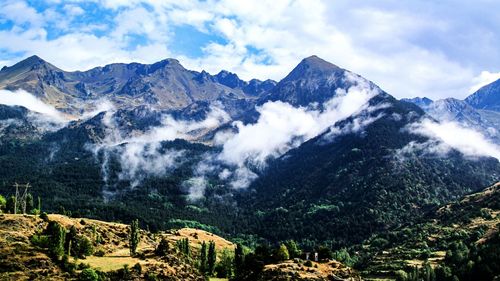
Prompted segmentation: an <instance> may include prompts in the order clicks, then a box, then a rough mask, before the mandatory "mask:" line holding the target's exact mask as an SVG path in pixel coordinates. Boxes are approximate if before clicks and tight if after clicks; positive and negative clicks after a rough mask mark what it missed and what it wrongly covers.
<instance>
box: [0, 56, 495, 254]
mask: <svg viewBox="0 0 500 281" xmlns="http://www.w3.org/2000/svg"><path fill="white" fill-rule="evenodd" d="M0 77H1V78H2V79H0V87H2V88H4V89H10V90H14V89H18V88H23V87H29V86H33V85H35V86H33V87H34V88H26V89H27V90H29V89H32V90H36V89H38V92H36V91H34V92H33V93H34V94H35V95H36V96H37V97H39V98H41V99H42V100H43V101H45V102H47V103H50V104H53V105H55V106H56V107H57V108H58V109H61V110H65V111H66V112H70V113H72V114H74V115H75V116H80V118H79V119H78V120H74V121H71V122H68V123H65V124H64V125H63V127H62V128H57V129H55V130H47V131H44V132H43V133H41V134H36V136H37V137H32V138H28V139H27V140H23V139H17V138H16V137H15V136H16V135H12V136H13V137H12V138H10V139H9V140H8V141H5V142H2V143H1V144H0V166H1V167H5V168H4V169H0V179H1V181H0V193H2V194H10V193H11V191H12V188H11V186H12V184H13V183H14V182H31V183H32V186H33V187H32V192H33V194H34V195H35V196H40V197H41V198H42V200H43V202H44V207H45V208H46V209H47V210H48V211H52V212H61V213H71V214H72V215H74V216H85V217H90V218H99V219H106V220H111V221H123V222H130V221H131V220H133V219H139V220H140V221H141V223H142V224H144V225H148V226H149V228H150V229H151V230H152V231H156V230H163V229H168V228H171V227H183V226H189V225H197V226H199V227H202V228H205V229H211V230H212V231H213V232H215V233H224V234H228V235H231V236H233V237H237V238H239V239H241V241H244V242H245V243H248V244H250V245H252V244H255V241H257V240H259V239H260V238H264V239H266V240H267V241H272V242H279V241H283V240H287V239H295V240H297V241H299V242H300V243H301V245H306V246H307V247H309V248H314V246H315V245H319V244H321V243H328V245H330V247H343V246H349V245H352V244H353V243H359V242H360V241H363V240H365V239H367V238H368V237H369V236H371V235H372V234H375V233H379V232H383V231H385V230H387V229H390V228H392V227H397V226H399V225H402V224H403V223H405V222H408V221H414V220H416V219H418V218H420V217H421V216H422V215H423V214H424V213H425V212H426V211H427V210H429V209H430V208H432V207H435V206H437V205H439V204H442V203H446V202H448V201H449V200H454V199H456V198H459V197H460V196H462V195H464V194H466V193H470V192H472V191H476V190H478V189H479V188H481V187H482V186H486V185H488V184H491V183H492V182H494V181H497V180H498V178H499V175H500V164H499V163H498V160H496V159H494V158H488V157H477V158H472V157H468V156H467V157H466V156H464V155H463V154H461V153H460V152H459V151H456V150H453V149H451V150H450V151H449V153H447V154H443V155H434V154H432V153H427V151H422V150H419V149H415V150H412V148H415V147H417V148H418V147H425V145H430V144H433V143H434V142H435V140H433V139H429V138H428V137H424V136H422V135H419V134H416V133H413V132H411V130H409V128H411V126H412V125H414V124H417V123H418V122H420V121H421V120H422V119H423V118H426V117H428V115H426V113H425V112H424V111H423V110H422V109H421V108H419V107H418V106H416V105H413V104H411V103H407V102H403V101H398V100H396V99H394V98H393V97H392V96H390V95H389V94H388V93H386V92H384V91H383V90H382V89H380V88H379V87H378V86H377V85H375V84H374V83H372V82H370V81H369V80H367V79H365V78H363V77H361V76H359V75H357V74H355V73H352V72H350V71H348V70H345V69H342V68H340V67H338V66H335V65H334V64H331V63H329V62H326V61H324V60H322V59H320V58H318V57H316V56H312V57H309V58H305V59H304V60H302V61H301V62H300V63H299V64H298V65H297V66H296V67H295V68H294V69H293V70H292V71H291V72H290V74H288V75H287V76H286V77H285V78H284V79H282V80H281V81H279V82H278V83H277V84H275V83H274V82H273V81H269V80H268V81H263V82H262V81H257V80H251V81H249V82H245V81H242V80H241V79H239V78H238V76H237V75H236V74H233V73H229V72H225V71H223V72H221V73H219V74H217V75H210V74H209V73H207V72H203V71H202V72H195V71H190V70H187V69H185V68H184V67H182V66H181V65H180V64H179V62H178V61H176V60H173V59H168V60H164V61H160V62H158V63H154V64H150V65H145V64H137V63H132V64H112V65H108V66H104V67H98V68H94V69H91V70H88V71H84V72H78V71H77V72H65V71H62V70H60V69H58V68H56V67H54V66H52V65H50V64H48V63H46V62H44V61H43V60H41V59H39V58H36V57H35V58H30V59H28V60H26V61H23V62H21V63H18V64H16V65H14V66H12V67H8V68H4V69H3V70H2V71H1V72H0ZM349 92H354V93H355V94H356V93H358V92H360V93H361V94H362V95H361V96H363V97H365V96H366V97H365V98H366V101H367V103H366V104H363V105H356V104H355V102H351V101H349V102H347V103H346V104H342V105H343V107H341V110H332V106H333V105H332V103H331V102H329V101H330V100H332V98H336V97H338V98H339V100H343V98H344V97H346V96H348V93H349ZM368 93H369V95H368ZM56 94H57V96H60V97H61V99H55V100H52V98H50V97H55V96H56ZM358 94H359V93H358ZM103 98H107V99H109V100H111V101H112V102H113V103H114V104H115V105H116V107H117V108H116V109H114V110H109V111H106V112H105V111H102V112H94V114H90V115H82V113H84V112H85V113H88V112H89V111H88V110H87V107H89V108H90V107H92V103H100V100H101V99H103ZM274 101H277V103H273V102H274ZM266 103H269V104H268V105H274V106H278V107H279V106H281V107H283V108H286V109H287V110H289V111H290V112H292V113H293V112H301V113H304V116H305V118H312V119H314V118H316V119H318V120H319V121H317V123H318V124H321V126H325V127H324V128H325V129H324V130H323V131H321V130H318V131H317V132H316V133H315V135H307V134H306V135H305V136H302V135H299V136H297V137H295V135H293V136H292V138H291V139H290V140H289V141H288V143H286V145H285V147H286V149H282V150H279V151H278V152H276V153H274V154H272V156H270V157H267V158H266V159H265V160H266V161H265V163H264V164H262V165H253V164H254V163H252V161H251V159H250V160H248V161H246V162H245V163H243V164H241V165H242V166H238V165H234V164H232V163H227V162H224V161H223V160H221V157H220V155H221V151H222V150H224V147H223V145H224V141H225V139H224V137H227V135H228V134H229V135H230V134H231V133H235V132H238V131H239V130H241V129H242V128H243V126H244V124H245V125H246V126H249V128H259V127H258V126H257V124H256V122H258V121H259V118H260V115H259V114H260V111H259V110H257V109H256V105H258V106H264V105H265V104H266ZM285 103H288V105H285ZM217 104H219V105H220V104H222V107H223V109H224V112H225V114H224V113H222V112H220V111H216V113H217V114H218V115H217V114H215V115H216V117H214V116H213V115H214V114H213V112H212V111H211V108H212V107H213V106H215V105H217ZM333 104H334V105H335V103H333ZM292 106H293V107H294V108H292ZM354 106H356V107H359V110H354V111H352V113H349V114H352V115H351V116H343V115H342V114H345V111H346V109H347V112H351V111H350V108H351V107H354ZM281 107H280V108H281ZM298 107H302V108H300V109H299V108H298ZM451 108H455V107H451ZM16 110H21V114H18V113H15V112H16ZM10 111H12V112H10ZM23 112H24V113H23ZM338 112H340V113H338ZM275 113H276V114H275V115H276V116H277V117H282V115H283V114H284V113H282V112H281V111H277V112H275ZM9 114H10V115H9ZM16 114H17V115H16ZM28 115H29V114H28V112H25V111H24V109H19V108H17V109H16V108H13V107H7V108H6V113H5V116H6V117H5V119H9V118H10V119H15V120H17V119H22V118H26V117H25V116H28ZM226 115H227V116H226ZM9 116H11V117H9ZM82 116H83V117H82ZM273 116H274V115H273ZM337 116H340V117H338V118H337ZM171 117H174V119H175V120H173V119H172V118H171ZM208 117H210V118H208ZM285 117H286V116H285ZM207 118H208V119H207ZM26 120H28V119H26ZM273 120H274V119H272V118H271V121H273ZM333 120H336V121H333ZM28 121H29V120H28ZM235 121H236V122H235ZM237 121H243V122H237ZM260 122H264V123H266V122H269V120H267V119H264V120H263V121H262V120H260ZM243 123H244V124H243ZM323 123H325V124H326V125H324V124H323ZM27 124H31V123H27ZM315 124H316V123H314V122H313V123H312V125H311V126H313V125H315ZM285 125H288V124H283V127H285ZM26 128H28V127H26ZM321 128H322V127H321ZM306 129H309V128H306ZM273 130H275V131H276V132H275V131H272V130H271V131H269V132H268V131H265V130H263V131H259V132H257V133H254V134H252V135H251V136H250V137H247V138H246V139H245V140H244V141H245V142H248V143H250V144H252V145H253V144H259V142H260V141H262V140H261V139H260V138H261V136H262V135H261V134H275V133H276V134H277V136H278V137H279V138H281V134H282V132H280V131H279V130H281V128H278V129H276V128H273ZM28 131H29V130H28ZM217 132H222V134H220V135H217V134H216V133H217ZM292 133H294V134H295V132H292ZM23 134H24V133H23ZM221 135H222V137H221ZM216 136H217V137H218V139H217V140H215V138H216ZM273 136H274V135H273ZM265 137H267V136H265ZM262 139H264V140H266V139H269V138H262ZM273 140H274V139H273ZM221 142H222V144H220V143H221ZM216 143H219V145H215V144H216ZM244 144H246V143H244ZM244 144H240V143H238V145H235V147H236V149H239V148H241V147H242V146H243V145H244ZM265 144H267V143H265ZM269 145H272V143H269ZM266 149H268V148H266ZM288 149H289V150H288ZM248 154H251V153H248ZM245 156H246V155H245ZM274 156H276V157H274ZM235 166H236V167H235ZM242 171H243V172H242ZM228 173H229V174H230V175H232V176H233V178H234V177H240V176H241V177H242V178H243V177H245V176H248V177H250V178H251V179H252V180H255V181H254V182H253V183H252V184H250V186H249V187H248V188H247V189H234V188H233V187H232V186H233V185H232V182H231V179H232V178H228V177H227V176H225V175H227V174H228ZM245 173H246V174H245ZM237 179H240V178H237ZM193 194H194V195H196V196H195V199H193Z"/></svg>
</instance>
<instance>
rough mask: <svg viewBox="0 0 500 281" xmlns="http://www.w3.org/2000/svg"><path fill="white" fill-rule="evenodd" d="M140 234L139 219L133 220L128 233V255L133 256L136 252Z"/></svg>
mask: <svg viewBox="0 0 500 281" xmlns="http://www.w3.org/2000/svg"><path fill="white" fill-rule="evenodd" d="M139 241H140V236H139V221H138V220H133V221H132V223H131V224H130V233H129V247H130V255H131V256H135V254H136V253H137V246H138V245H139Z"/></svg>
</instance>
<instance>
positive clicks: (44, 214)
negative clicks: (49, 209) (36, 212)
mask: <svg viewBox="0 0 500 281" xmlns="http://www.w3.org/2000/svg"><path fill="white" fill-rule="evenodd" d="M40 218H41V219H42V220H44V221H49V216H48V215H47V213H45V212H43V213H41V214H40Z"/></svg>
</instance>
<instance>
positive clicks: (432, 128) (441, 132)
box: [401, 119, 500, 160]
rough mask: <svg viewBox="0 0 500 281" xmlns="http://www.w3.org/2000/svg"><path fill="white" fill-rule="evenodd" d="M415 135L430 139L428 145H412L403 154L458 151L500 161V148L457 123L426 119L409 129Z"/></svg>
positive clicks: (405, 148) (439, 153) (479, 134)
mask: <svg viewBox="0 0 500 281" xmlns="http://www.w3.org/2000/svg"><path fill="white" fill-rule="evenodd" d="M408 130H409V131H410V132H412V133H414V134H419V135H422V136H426V137H429V138H430V141H428V142H426V143H423V144H422V143H414V142H413V143H410V144H408V145H407V146H406V147H404V148H403V149H402V151H401V152H402V153H408V152H410V151H413V150H414V149H417V150H424V152H428V153H431V154H438V155H444V154H446V153H448V152H449V151H450V150H451V149H456V150H458V151H460V152H461V153H463V154H464V155H465V156H468V157H479V156H490V157H495V158H497V159H499V160H500V147H499V146H498V145H496V144H494V143H493V142H491V141H489V140H488V139H487V138H486V137H485V136H483V135H482V134H481V133H479V132H477V131H474V130H473V129H470V128H465V127H462V126H461V125H459V124H458V123H455V122H442V123H437V122H434V121H432V120H429V119H424V120H422V121H420V122H418V123H414V124H412V125H411V126H409V127H408Z"/></svg>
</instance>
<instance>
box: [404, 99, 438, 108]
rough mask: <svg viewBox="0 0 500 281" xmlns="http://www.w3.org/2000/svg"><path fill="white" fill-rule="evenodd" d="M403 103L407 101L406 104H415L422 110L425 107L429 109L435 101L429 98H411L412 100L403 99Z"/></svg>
mask: <svg viewBox="0 0 500 281" xmlns="http://www.w3.org/2000/svg"><path fill="white" fill-rule="evenodd" d="M401 100H402V101H405V102H411V103H414V104H416V105H418V106H420V107H422V108H424V107H427V106H429V105H431V104H432V103H433V100H431V99H429V98H427V97H423V98H421V97H415V98H411V99H406V98H404V99H401Z"/></svg>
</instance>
